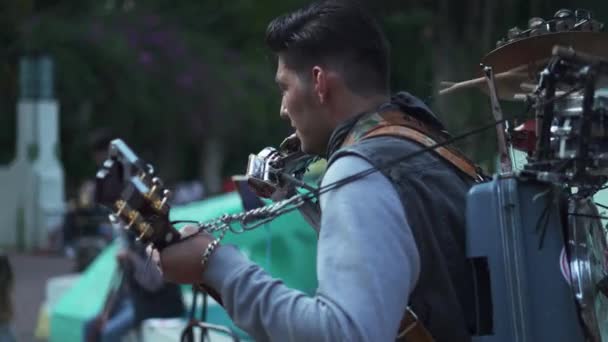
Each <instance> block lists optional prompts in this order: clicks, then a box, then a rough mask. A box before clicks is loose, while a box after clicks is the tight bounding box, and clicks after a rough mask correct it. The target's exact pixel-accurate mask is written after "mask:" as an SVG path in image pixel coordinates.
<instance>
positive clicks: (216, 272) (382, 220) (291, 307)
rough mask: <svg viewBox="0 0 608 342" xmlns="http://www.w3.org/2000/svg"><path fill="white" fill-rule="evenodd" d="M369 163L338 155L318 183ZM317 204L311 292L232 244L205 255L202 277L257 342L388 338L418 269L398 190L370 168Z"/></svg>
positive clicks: (327, 181) (308, 341)
mask: <svg viewBox="0 0 608 342" xmlns="http://www.w3.org/2000/svg"><path fill="white" fill-rule="evenodd" d="M370 167H371V165H370V164H369V163H368V162H366V161H364V160H363V159H361V158H359V157H355V156H344V157H342V158H339V159H338V160H336V161H335V162H334V163H333V164H332V165H331V167H330V168H329V169H328V171H327V173H326V175H325V177H324V179H323V185H327V184H330V183H333V182H335V181H336V180H339V179H342V178H344V177H347V176H349V175H352V174H354V173H357V172H359V171H362V170H365V169H368V168H370ZM321 210H322V213H323V215H322V219H321V230H320V233H319V241H318V250H317V278H318V283H319V287H318V289H317V292H316V294H315V295H314V296H313V297H310V296H308V295H306V294H304V293H302V292H300V291H297V290H293V289H290V288H288V287H286V286H285V285H284V284H283V283H282V282H281V281H280V280H278V279H274V278H272V277H271V276H270V275H269V274H268V273H266V272H265V271H264V270H263V269H262V268H260V267H259V266H257V265H256V264H255V263H252V262H251V261H249V260H248V259H247V258H246V257H245V256H243V255H242V254H241V253H240V252H239V251H238V250H237V249H236V248H234V247H232V246H221V247H219V248H218V249H217V250H216V251H215V252H214V253H213V254H212V256H211V258H210V260H209V264H208V268H207V270H206V271H205V273H204V274H203V278H204V282H205V283H206V284H207V285H209V286H211V287H212V288H213V289H215V290H216V291H218V293H220V295H221V297H222V300H223V304H224V307H225V309H226V311H227V312H228V314H229V315H230V317H231V318H232V319H233V321H234V322H235V323H236V324H237V325H238V326H239V327H241V328H242V329H243V330H245V331H246V332H247V333H249V334H250V335H251V336H252V337H254V338H255V339H256V340H257V341H307V342H310V341H392V340H394V339H395V336H396V333H397V329H398V326H399V322H400V320H401V318H402V316H403V313H404V311H405V308H406V305H407V294H409V293H410V291H411V290H412V289H413V288H414V286H415V284H416V281H417V278H418V273H419V267H420V260H419V256H418V250H417V248H416V244H415V242H414V238H413V236H412V233H411V229H410V227H409V225H408V223H407V220H406V217H405V213H404V210H403V207H402V205H401V202H400V200H399V197H398V195H397V192H396V191H395V189H394V187H393V186H392V184H391V183H390V182H389V181H388V179H386V178H385V177H384V176H383V175H382V174H381V173H379V172H376V173H373V174H371V175H369V176H366V177H365V178H362V179H360V180H357V181H355V182H352V183H349V184H347V185H344V186H342V187H340V188H337V189H334V190H331V191H329V192H327V193H325V194H323V195H322V196H321Z"/></svg>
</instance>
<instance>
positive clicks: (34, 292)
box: [9, 254, 74, 342]
mask: <svg viewBox="0 0 608 342" xmlns="http://www.w3.org/2000/svg"><path fill="white" fill-rule="evenodd" d="M9 258H10V262H11V266H12V268H13V272H14V273H15V293H14V297H13V299H14V303H15V320H14V327H15V334H16V337H17V341H19V342H30V341H39V340H36V339H35V338H34V329H35V328H36V323H37V319H38V312H39V310H40V304H41V303H42V302H43V300H44V293H45V285H46V281H47V280H48V279H49V278H50V277H53V276H58V275H62V274H68V273H72V271H73V269H74V266H73V261H72V260H70V259H67V258H65V257H57V256H51V255H25V254H9Z"/></svg>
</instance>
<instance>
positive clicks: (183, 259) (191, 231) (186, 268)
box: [152, 226, 215, 284]
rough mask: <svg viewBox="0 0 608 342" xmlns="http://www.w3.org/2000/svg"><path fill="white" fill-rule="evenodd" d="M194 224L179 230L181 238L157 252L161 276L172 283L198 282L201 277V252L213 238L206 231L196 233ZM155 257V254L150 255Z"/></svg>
mask: <svg viewBox="0 0 608 342" xmlns="http://www.w3.org/2000/svg"><path fill="white" fill-rule="evenodd" d="M197 231H198V229H197V228H196V227H194V226H187V227H184V228H183V229H182V230H181V236H182V240H181V241H180V242H177V243H175V244H173V245H170V246H168V247H165V249H163V250H162V251H161V252H160V253H159V261H160V262H159V265H160V268H161V272H162V273H163V277H164V278H165V279H166V280H167V281H170V282H173V283H184V284H198V283H201V281H202V277H203V265H202V264H201V261H202V259H203V253H204V252H205V249H206V248H207V246H208V245H209V244H210V243H211V242H213V240H214V239H215V238H214V237H213V236H212V235H211V234H208V233H204V232H203V233H197ZM152 257H153V258H155V256H154V255H153V256H152Z"/></svg>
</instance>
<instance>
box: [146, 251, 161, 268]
mask: <svg viewBox="0 0 608 342" xmlns="http://www.w3.org/2000/svg"><path fill="white" fill-rule="evenodd" d="M146 253H147V254H148V257H149V258H150V261H151V262H153V263H154V266H156V267H157V268H159V269H160V254H158V250H157V249H155V248H152V246H148V247H146Z"/></svg>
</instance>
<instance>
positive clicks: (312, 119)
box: [276, 57, 332, 154]
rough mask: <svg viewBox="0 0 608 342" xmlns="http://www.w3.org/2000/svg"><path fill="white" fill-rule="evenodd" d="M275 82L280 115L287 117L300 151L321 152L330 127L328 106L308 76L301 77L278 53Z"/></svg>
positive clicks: (329, 132) (330, 130)
mask: <svg viewBox="0 0 608 342" xmlns="http://www.w3.org/2000/svg"><path fill="white" fill-rule="evenodd" d="M304 78H306V79H304ZM276 82H277V84H278V86H279V89H280V90H281V94H282V98H281V117H282V118H283V119H289V121H290V122H291V126H292V127H293V128H295V129H296V135H297V137H298V138H299V139H300V141H301V146H302V151H303V152H305V153H309V154H323V153H324V152H325V150H326V146H327V142H328V140H329V136H330V135H331V132H332V128H331V125H329V120H328V119H329V116H328V113H327V108H325V106H324V105H323V104H321V103H320V101H319V99H318V98H317V96H315V91H314V82H313V81H312V79H311V77H302V75H299V74H298V73H296V72H295V71H294V70H292V69H290V68H289V67H288V66H287V65H285V63H284V61H283V58H281V57H279V63H278V66H277V73H276Z"/></svg>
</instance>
